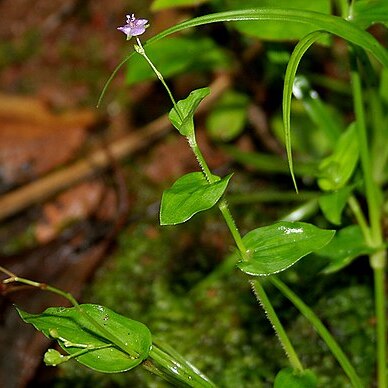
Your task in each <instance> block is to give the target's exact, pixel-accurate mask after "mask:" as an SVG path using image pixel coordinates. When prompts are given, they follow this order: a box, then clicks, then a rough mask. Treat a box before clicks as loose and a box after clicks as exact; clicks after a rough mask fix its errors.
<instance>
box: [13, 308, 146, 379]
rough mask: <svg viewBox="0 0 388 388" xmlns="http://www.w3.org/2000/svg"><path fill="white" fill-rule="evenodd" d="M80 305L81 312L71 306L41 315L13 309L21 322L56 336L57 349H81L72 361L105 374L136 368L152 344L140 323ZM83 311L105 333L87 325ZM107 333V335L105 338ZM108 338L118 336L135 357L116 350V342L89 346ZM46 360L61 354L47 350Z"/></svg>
mask: <svg viewBox="0 0 388 388" xmlns="http://www.w3.org/2000/svg"><path fill="white" fill-rule="evenodd" d="M80 308H81V309H82V311H83V312H84V313H81V312H80V311H79V310H78V309H76V308H75V307H71V308H64V307H51V308H48V309H47V310H45V311H44V312H43V313H42V314H29V313H27V312H25V311H22V310H20V309H17V310H18V313H19V315H20V316H21V318H22V319H23V320H24V321H25V322H27V323H31V324H32V325H33V326H34V327H35V328H36V329H37V330H39V331H41V332H42V333H43V334H44V335H45V336H46V337H49V338H54V339H56V340H57V341H58V343H59V345H60V346H61V348H62V349H63V350H65V351H66V352H67V353H69V354H70V355H72V354H75V353H79V352H80V349H81V350H82V349H85V352H84V353H82V354H81V355H79V356H77V357H76V360H77V361H78V362H80V363H81V364H83V365H86V366H88V367H89V368H91V369H94V370H97V371H100V372H105V373H117V372H124V371H127V370H130V369H132V368H134V367H136V366H137V365H139V364H140V363H141V362H142V361H143V360H145V359H146V358H147V357H148V353H149V350H150V347H151V344H152V340H151V333H150V331H149V330H148V328H147V327H146V326H145V325H143V324H142V323H141V322H138V321H134V320H132V319H129V318H126V317H124V316H122V315H119V314H117V313H115V312H114V311H112V310H110V309H108V308H106V307H103V306H99V305H94V304H82V305H80ZM85 314H87V315H88V316H90V317H91V318H92V319H93V320H95V321H96V322H97V323H98V324H99V325H101V326H102V327H103V328H104V329H105V330H106V332H105V331H103V330H101V329H99V328H98V327H95V326H94V325H93V324H91V322H90V321H89V320H88V319H87V318H86V317H85ZM107 333H108V335H109V337H111V338H107ZM112 337H114V338H118V339H119V340H120V341H121V342H122V343H123V344H124V345H125V346H127V347H128V349H130V350H131V351H132V353H137V354H138V356H137V358H133V357H131V356H129V354H127V353H126V352H125V351H124V350H122V349H119V348H118V347H117V344H115V345H116V346H112V347H106V348H102V349H92V348H93V347H95V348H98V347H101V346H104V345H107V344H109V343H112ZM112 345H113V344H112ZM88 348H90V350H89V351H88ZM46 359H47V361H49V362H52V361H60V360H61V356H60V355H59V356H58V354H56V353H55V354H54V353H52V352H51V353H49V354H48V355H46Z"/></svg>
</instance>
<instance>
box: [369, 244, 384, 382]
mask: <svg viewBox="0 0 388 388" xmlns="http://www.w3.org/2000/svg"><path fill="white" fill-rule="evenodd" d="M374 259H375V260H376V261H379V262H385V261H386V251H380V252H376V253H374V254H373V255H371V261H373V260H374ZM373 273H374V286H375V306H376V307H375V309H376V337H377V381H378V387H379V388H385V387H388V381H387V364H386V363H387V317H386V308H387V306H386V299H385V269H384V268H375V269H374V271H373Z"/></svg>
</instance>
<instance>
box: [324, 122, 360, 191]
mask: <svg viewBox="0 0 388 388" xmlns="http://www.w3.org/2000/svg"><path fill="white" fill-rule="evenodd" d="M358 156H359V147H358V137H357V131H356V126H355V124H354V123H353V124H351V125H350V126H349V128H348V129H347V130H346V132H344V133H343V134H342V136H341V137H340V139H339V141H338V143H337V145H336V147H335V150H334V152H333V154H332V155H330V156H328V157H327V158H325V159H324V160H322V162H321V164H320V166H319V170H320V174H319V175H320V178H319V179H318V184H319V187H320V188H321V189H322V190H326V191H333V190H338V189H340V188H342V187H344V186H345V185H346V183H347V182H348V181H349V179H350V178H351V176H352V174H353V171H354V169H355V167H356V165H357V162H358Z"/></svg>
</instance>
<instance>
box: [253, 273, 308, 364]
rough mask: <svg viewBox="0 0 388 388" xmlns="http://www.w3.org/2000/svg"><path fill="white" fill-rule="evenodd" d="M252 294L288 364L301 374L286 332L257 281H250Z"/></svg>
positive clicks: (298, 362)
mask: <svg viewBox="0 0 388 388" xmlns="http://www.w3.org/2000/svg"><path fill="white" fill-rule="evenodd" d="M250 283H251V285H252V288H253V292H254V293H255V295H256V297H257V300H258V301H259V303H260V304H261V305H262V306H263V308H264V311H265V313H266V314H267V318H268V320H269V321H270V322H271V324H272V326H273V328H274V329H275V332H276V334H277V336H278V338H279V341H280V343H281V344H282V346H283V349H284V351H285V352H286V354H287V357H288V359H289V361H290V364H291V366H292V368H293V369H294V370H298V371H301V372H303V366H302V363H301V362H300V360H299V357H298V355H297V354H296V352H295V349H294V347H293V346H292V344H291V342H290V340H289V338H288V336H287V333H286V331H285V330H284V328H283V325H282V324H281V322H280V321H279V318H278V316H277V314H276V312H275V310H274V308H273V307H272V304H271V302H270V301H269V299H268V296H267V294H266V293H265V291H264V288H263V286H262V284H261V282H260V281H259V280H257V279H256V280H251V281H250Z"/></svg>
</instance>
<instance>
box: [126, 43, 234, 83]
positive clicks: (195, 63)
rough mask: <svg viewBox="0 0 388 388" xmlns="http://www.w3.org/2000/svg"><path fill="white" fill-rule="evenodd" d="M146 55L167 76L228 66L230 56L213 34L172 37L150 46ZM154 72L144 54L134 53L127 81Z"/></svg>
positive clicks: (149, 75)
mask: <svg viewBox="0 0 388 388" xmlns="http://www.w3.org/2000/svg"><path fill="white" fill-rule="evenodd" d="M146 52H147V55H148V56H149V57H150V58H151V60H152V62H153V63H154V65H155V66H156V68H157V69H158V71H160V73H162V74H163V77H164V78H165V79H167V78H170V77H173V76H175V75H178V74H183V73H187V72H201V71H208V70H216V69H225V68H228V67H229V66H230V64H231V60H230V57H229V56H228V55H227V54H226V52H225V51H223V50H222V49H221V48H220V47H219V46H217V45H216V43H214V41H213V40H212V39H210V38H202V37H198V36H197V37H195V38H190V37H187V36H180V37H172V38H170V39H166V40H164V41H162V42H159V44H158V45H157V46H152V45H151V46H147V47H146ZM155 77H156V75H155V73H154V72H153V70H152V69H151V67H150V66H149V64H148V63H147V61H146V60H145V59H144V58H143V56H141V55H135V56H134V57H133V58H131V61H130V62H129V63H128V66H127V74H126V82H127V84H129V85H134V84H137V83H139V82H143V81H146V80H151V79H154V78H155Z"/></svg>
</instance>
